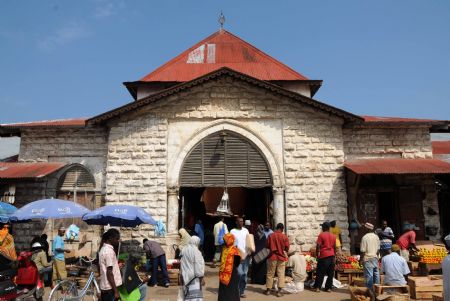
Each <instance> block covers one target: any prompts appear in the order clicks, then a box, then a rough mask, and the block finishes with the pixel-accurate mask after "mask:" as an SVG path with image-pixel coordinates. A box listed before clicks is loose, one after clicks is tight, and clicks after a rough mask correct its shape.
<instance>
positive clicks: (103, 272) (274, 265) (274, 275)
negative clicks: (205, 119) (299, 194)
mask: <svg viewBox="0 0 450 301" xmlns="http://www.w3.org/2000/svg"><path fill="white" fill-rule="evenodd" d="M235 222H236V225H235V227H234V228H233V229H231V230H230V231H229V230H228V226H227V224H226V223H225V222H224V218H223V217H222V218H219V221H218V222H217V223H216V224H215V225H214V229H213V232H214V244H215V248H216V249H215V254H214V259H213V262H212V267H213V268H214V267H216V266H217V265H219V271H218V277H219V290H218V300H219V301H231V300H233V301H235V300H240V299H241V298H246V287H247V280H248V278H249V277H248V276H250V279H251V281H252V283H254V284H261V285H265V287H266V290H265V291H264V294H265V295H271V294H274V295H276V296H277V297H281V296H283V293H285V292H288V293H298V292H300V291H302V290H303V289H304V283H305V281H306V279H307V277H308V275H307V273H306V265H307V264H306V260H305V256H303V255H302V254H301V253H300V252H299V250H298V249H297V248H296V246H295V245H293V244H291V242H290V241H289V238H288V237H287V236H286V234H285V233H284V225H283V224H282V223H279V224H277V225H276V227H275V230H272V229H271V226H270V223H268V222H266V223H265V224H259V225H256V226H255V225H253V224H252V223H251V222H250V221H249V220H245V221H244V219H243V218H241V217H238V218H236V220H235ZM320 226H321V229H322V231H321V233H320V234H319V235H318V237H317V241H316V247H315V256H316V258H317V269H316V277H315V281H314V284H313V286H312V290H314V291H316V292H321V291H324V292H331V291H332V289H333V279H334V272H335V265H336V255H337V254H338V253H339V252H342V237H341V230H340V229H339V227H338V226H337V225H336V222H335V221H331V222H328V221H326V222H324V223H322V224H321V225H320ZM363 229H365V230H363V231H364V232H365V233H364V235H363V236H362V239H361V242H360V258H359V261H360V265H361V266H362V268H363V272H364V279H365V284H366V286H367V287H368V288H370V289H372V288H373V286H374V284H378V283H380V273H383V274H384V275H385V276H384V283H383V284H384V285H405V284H406V283H407V277H408V275H409V274H410V270H409V268H408V264H407V261H408V260H409V251H410V250H417V246H416V231H417V230H419V229H418V228H417V227H416V226H415V225H413V224H408V223H406V224H405V225H404V233H403V234H402V235H400V237H399V238H398V239H397V240H396V241H395V243H394V239H395V237H396V236H395V233H394V232H393V231H392V229H391V228H390V227H389V226H388V224H387V222H386V221H383V222H382V225H381V227H380V228H375V227H374V225H372V224H370V223H365V224H364V225H363ZM195 230H196V231H195V232H191V233H189V231H188V230H186V229H183V228H182V229H180V230H179V236H180V243H179V245H178V247H179V253H178V254H176V256H177V257H178V258H179V259H180V274H181V277H180V278H181V289H180V292H179V299H183V300H193V301H199V300H203V287H204V286H205V260H204V254H203V252H202V245H203V240H202V237H203V238H204V236H203V235H202V233H203V231H204V230H203V225H202V223H201V221H198V222H197V223H196V226H195ZM65 231H66V229H65V228H64V227H60V228H59V229H58V234H57V236H55V237H54V239H53V241H52V244H51V253H52V256H51V257H50V254H49V251H50V246H49V243H48V242H47V236H46V235H45V234H43V235H41V236H40V237H35V238H34V239H33V241H32V242H31V245H30V249H31V251H32V260H33V262H34V263H35V264H36V267H37V269H38V271H39V274H40V275H41V277H42V279H44V280H45V279H46V278H47V280H50V279H49V277H46V275H52V278H51V279H52V284H55V283H56V282H58V281H60V280H63V279H65V278H67V270H66V266H65V253H67V252H69V250H68V249H66V248H65V246H64V234H65ZM119 241H120V232H119V231H118V230H116V229H109V230H108V231H106V232H105V233H104V234H103V235H102V240H101V244H100V249H99V252H98V267H99V273H100V281H99V286H100V290H101V300H103V301H113V300H118V299H119V298H121V299H122V300H127V296H129V294H130V289H129V287H130V285H128V284H127V283H128V282H130V281H132V282H133V285H134V286H133V287H132V289H133V290H136V291H138V292H139V293H138V294H139V296H140V297H139V300H141V301H143V300H145V296H146V287H147V285H148V286H156V285H157V284H158V268H159V270H160V271H161V276H162V277H161V278H160V279H159V280H160V281H159V282H162V285H163V286H165V287H169V286H170V281H169V276H168V272H167V258H166V252H165V251H164V249H163V248H162V246H161V245H160V243H159V242H157V241H153V240H148V239H144V240H143V249H144V252H145V253H146V258H147V264H146V268H147V271H148V272H149V273H150V275H149V277H147V276H146V277H144V278H139V276H138V275H137V273H136V271H135V269H134V264H135V263H133V262H132V261H131V259H130V264H131V266H132V267H133V268H130V269H128V268H126V267H124V265H123V264H122V265H121V264H119V261H118V256H117V254H118V245H119ZM445 243H446V246H447V249H448V250H449V251H450V235H448V236H447V237H445ZM0 254H2V255H3V256H6V257H8V258H10V259H15V258H17V254H16V251H15V247H14V239H13V236H12V235H11V233H10V229H9V226H8V225H4V226H3V228H2V229H0ZM380 258H381V260H380ZM379 260H380V261H381V265H379ZM250 266H251V274H250V275H248V273H249V268H250ZM124 269H125V274H124V273H123V270H124ZM442 269H443V274H444V295H448V294H449V293H450V291H449V290H450V287H449V286H450V255H449V256H447V257H446V258H445V259H444V261H443V263H442ZM121 270H122V271H121ZM127 273H128V274H127ZM123 274H124V275H127V276H123ZM286 275H289V277H290V278H291V279H292V281H290V282H289V283H288V284H286V281H285V276H286ZM130 279H132V280H130ZM325 279H326V280H325ZM324 281H325V284H324V283H323V282H324ZM124 287H127V289H124ZM445 300H447V299H445Z"/></svg>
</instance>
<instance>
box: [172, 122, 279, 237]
mask: <svg viewBox="0 0 450 301" xmlns="http://www.w3.org/2000/svg"><path fill="white" fill-rule="evenodd" d="M223 131H226V132H227V133H231V134H232V135H237V136H238V137H240V138H241V139H244V140H246V141H248V142H249V143H250V144H251V145H252V146H253V148H255V149H256V150H257V153H258V154H260V155H261V156H262V158H264V160H265V162H266V164H267V166H268V170H269V173H270V175H271V179H270V182H271V185H272V189H271V193H272V196H273V202H272V207H273V221H274V223H279V222H282V223H284V222H285V215H284V213H285V202H284V185H285V184H284V183H285V181H284V172H283V167H282V166H283V162H282V159H281V158H279V155H275V154H276V150H275V149H274V148H272V145H271V143H270V138H269V137H266V138H263V137H264V134H262V133H256V132H254V131H252V130H250V129H249V128H248V127H245V126H243V125H242V124H241V123H240V122H239V121H236V120H230V119H220V120H214V121H211V122H210V123H208V124H207V125H206V126H204V127H201V128H199V129H198V130H197V131H195V132H194V133H192V134H191V135H189V137H186V140H185V141H186V142H185V143H183V144H182V145H179V146H176V147H177V148H176V149H175V150H174V151H172V155H171V156H170V157H169V162H168V164H169V165H168V169H167V171H168V173H167V231H168V233H171V234H175V233H176V232H177V231H178V229H179V227H181V224H180V223H179V221H180V218H179V217H180V215H181V213H182V212H181V210H180V208H181V206H180V199H181V194H180V191H181V190H183V187H186V186H182V182H181V176H182V169H183V168H184V167H185V163H186V162H187V158H188V157H189V155H190V154H192V153H193V150H194V149H195V148H196V147H197V146H198V145H199V144H200V143H201V141H203V140H204V139H206V138H207V137H209V136H211V135H215V134H220V133H221V132H223ZM186 166H187V165H186ZM191 184H192V183H191ZM238 186H239V185H238ZM269 186H270V185H267V186H264V187H266V189H268V190H270V188H269ZM187 187H194V186H189V185H188V186H187ZM197 187H200V188H201V187H202V186H201V185H200V186H197ZM216 187H218V188H220V187H222V188H223V187H224V186H223V184H221V185H217V186H216Z"/></svg>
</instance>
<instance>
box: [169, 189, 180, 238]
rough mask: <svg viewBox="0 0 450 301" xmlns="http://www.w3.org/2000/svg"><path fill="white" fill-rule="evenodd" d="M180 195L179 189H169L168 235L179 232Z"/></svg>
mask: <svg viewBox="0 0 450 301" xmlns="http://www.w3.org/2000/svg"><path fill="white" fill-rule="evenodd" d="M178 193H179V187H168V189H167V233H176V232H177V231H178V213H179V205H178Z"/></svg>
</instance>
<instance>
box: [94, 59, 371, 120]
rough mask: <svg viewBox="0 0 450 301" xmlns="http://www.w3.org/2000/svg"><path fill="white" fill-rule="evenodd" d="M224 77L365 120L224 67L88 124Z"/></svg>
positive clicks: (353, 118)
mask: <svg viewBox="0 0 450 301" xmlns="http://www.w3.org/2000/svg"><path fill="white" fill-rule="evenodd" d="M224 76H230V77H232V78H235V79H238V80H242V81H244V82H247V83H249V84H251V85H254V86H258V87H260V88H263V89H266V90H268V91H271V92H274V93H277V94H279V95H280V96H284V97H288V98H291V99H292V100H295V101H298V102H300V103H302V104H305V105H307V106H309V107H312V108H314V109H317V110H319V111H322V112H325V113H328V114H331V115H335V116H338V117H340V118H343V119H344V120H345V121H346V122H358V123H359V122H363V121H364V120H363V118H361V117H360V116H357V115H354V114H352V113H349V112H346V111H344V110H341V109H338V108H335V107H333V106H330V105H327V104H325V103H323V102H320V101H318V100H315V99H312V98H309V97H306V96H303V95H301V94H298V93H295V92H292V91H289V90H286V89H284V88H281V87H279V86H277V85H275V84H272V83H269V82H267V81H262V80H259V79H256V78H254V77H251V76H248V75H246V74H243V73H240V72H237V71H234V70H232V69H230V68H227V67H223V68H221V69H218V70H216V71H213V72H211V73H208V74H206V75H204V76H201V77H198V78H196V79H194V80H191V81H188V82H185V83H181V84H178V85H175V86H173V87H170V88H168V89H165V90H163V91H161V92H158V93H156V94H153V95H150V96H148V97H146V98H143V99H140V100H137V101H134V102H132V103H128V104H126V105H123V106H121V107H119V108H116V109H113V110H111V111H108V112H106V113H103V114H100V115H97V116H95V117H93V118H90V119H88V120H87V124H100V123H104V122H106V121H108V120H110V119H112V118H116V117H118V116H120V115H122V114H126V113H128V112H132V111H134V110H137V109H139V108H141V107H143V106H146V105H148V104H151V103H154V102H157V101H159V100H162V99H164V98H166V97H168V96H171V95H174V94H176V93H179V92H182V91H186V90H188V89H190V88H192V87H195V86H198V85H201V84H203V83H205V82H208V81H211V80H214V79H217V78H220V77H224Z"/></svg>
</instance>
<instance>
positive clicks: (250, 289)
mask: <svg viewBox="0 0 450 301" xmlns="http://www.w3.org/2000/svg"><path fill="white" fill-rule="evenodd" d="M217 272H218V268H216V269H212V268H210V267H208V266H207V267H206V280H205V281H206V288H205V289H204V300H205V301H213V300H217V291H218V287H219V279H218V276H217ZM178 288H179V287H178V286H176V287H175V286H173V287H170V288H164V287H155V288H153V287H148V289H147V301H176V300H177V294H178ZM47 290H48V289H47ZM47 290H46V295H45V298H44V301H46V300H47V298H48V291H47ZM264 290H265V287H264V286H262V285H253V284H249V285H248V286H247V291H246V295H247V298H245V299H241V300H248V301H256V300H258V301H262V300H274V299H279V300H286V301H293V300H308V301H309V300H313V301H314V300H317V301H319V300H320V301H331V300H333V301H335V300H336V301H340V300H342V301H343V300H347V301H349V300H350V294H349V293H348V290H347V289H341V290H336V291H334V292H333V293H325V292H321V293H314V292H311V291H309V290H305V291H304V292H302V293H300V294H296V295H288V294H285V295H284V296H283V297H282V298H277V297H275V295H272V296H265V295H263V291H264ZM85 300H91V297H87V298H86V299H85Z"/></svg>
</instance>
